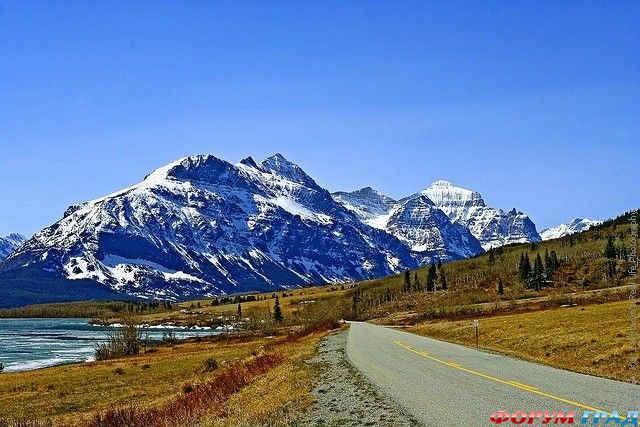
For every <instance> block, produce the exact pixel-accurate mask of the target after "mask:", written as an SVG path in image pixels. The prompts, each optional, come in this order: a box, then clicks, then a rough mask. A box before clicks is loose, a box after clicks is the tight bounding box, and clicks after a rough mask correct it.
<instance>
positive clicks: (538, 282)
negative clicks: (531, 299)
mask: <svg viewBox="0 0 640 427" xmlns="http://www.w3.org/2000/svg"><path fill="white" fill-rule="evenodd" d="M543 277H544V266H543V265H542V258H541V257H540V254H537V255H536V260H535V261H534V263H533V271H532V273H531V281H530V286H531V288H532V289H535V290H536V291H539V290H540V288H541V287H542V280H543Z"/></svg>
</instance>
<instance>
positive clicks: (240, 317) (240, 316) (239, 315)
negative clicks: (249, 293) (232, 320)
mask: <svg viewBox="0 0 640 427" xmlns="http://www.w3.org/2000/svg"><path fill="white" fill-rule="evenodd" d="M240 319H242V306H241V305H240V303H238V320H240Z"/></svg>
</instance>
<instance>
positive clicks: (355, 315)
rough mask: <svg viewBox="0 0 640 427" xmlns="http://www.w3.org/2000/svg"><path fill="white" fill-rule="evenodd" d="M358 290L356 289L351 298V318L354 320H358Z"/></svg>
mask: <svg viewBox="0 0 640 427" xmlns="http://www.w3.org/2000/svg"><path fill="white" fill-rule="evenodd" d="M360 300H361V297H360V289H359V288H357V287H356V290H355V291H354V292H353V297H352V301H351V304H352V310H353V318H354V319H358V306H359V304H360Z"/></svg>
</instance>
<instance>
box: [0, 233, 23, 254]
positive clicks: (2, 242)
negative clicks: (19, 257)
mask: <svg viewBox="0 0 640 427" xmlns="http://www.w3.org/2000/svg"><path fill="white" fill-rule="evenodd" d="M24 241H25V237H24V236H23V235H22V234H18V233H11V234H9V235H8V236H6V237H0V261H2V260H3V259H5V258H6V257H8V256H9V255H10V254H11V252H13V251H14V250H15V249H16V248H17V247H18V246H20V244H22V242H24Z"/></svg>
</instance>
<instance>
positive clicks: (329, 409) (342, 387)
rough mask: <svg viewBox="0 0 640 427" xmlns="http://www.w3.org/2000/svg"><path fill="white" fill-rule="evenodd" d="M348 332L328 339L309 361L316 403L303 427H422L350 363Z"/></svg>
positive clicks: (341, 332)
mask: <svg viewBox="0 0 640 427" xmlns="http://www.w3.org/2000/svg"><path fill="white" fill-rule="evenodd" d="M347 334H348V330H342V331H339V332H336V333H333V334H330V335H329V336H327V337H326V338H325V339H324V340H323V341H322V343H321V344H320V346H319V347H318V352H317V354H316V355H315V356H314V357H313V358H312V359H310V360H309V363H311V364H312V365H313V367H314V369H315V370H316V372H317V376H316V377H317V381H316V383H315V385H314V387H313V390H312V392H313V395H314V399H315V403H314V405H313V408H312V409H311V411H310V412H309V414H308V415H307V417H306V418H305V420H304V422H303V425H312V426H419V425H420V424H419V423H418V422H417V421H416V420H414V419H413V418H412V417H411V416H410V415H408V414H406V413H405V412H404V411H403V410H402V409H401V408H400V407H399V406H398V405H396V404H395V402H393V401H392V400H391V399H390V398H388V397H387V396H385V395H384V394H382V393H381V392H380V391H379V390H378V388H377V387H376V386H374V385H373V384H372V383H370V382H369V381H368V380H367V379H366V378H365V377H364V376H363V375H362V374H361V373H360V372H359V371H358V370H357V369H356V368H354V367H353V366H352V365H351V363H350V362H349V360H348V358H347V356H346V346H347Z"/></svg>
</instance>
